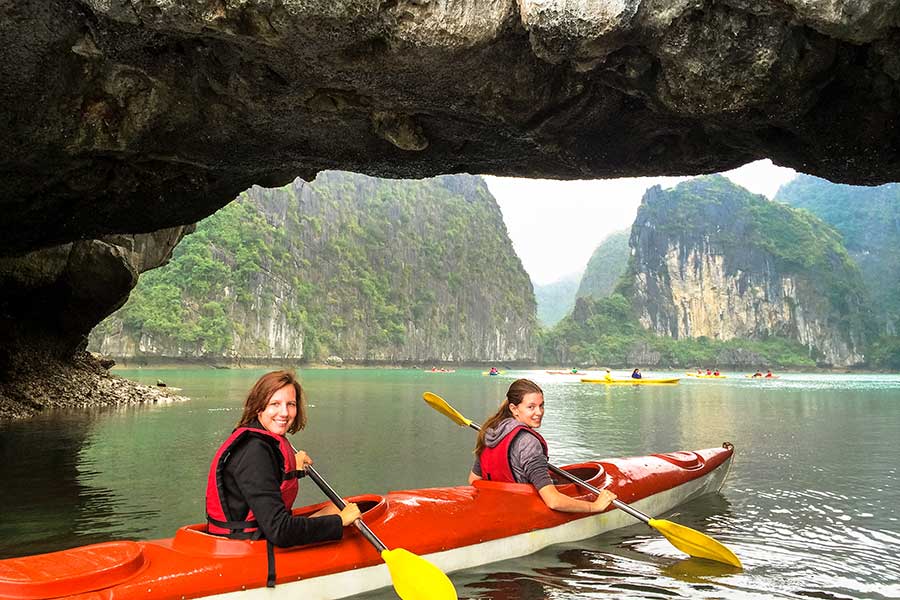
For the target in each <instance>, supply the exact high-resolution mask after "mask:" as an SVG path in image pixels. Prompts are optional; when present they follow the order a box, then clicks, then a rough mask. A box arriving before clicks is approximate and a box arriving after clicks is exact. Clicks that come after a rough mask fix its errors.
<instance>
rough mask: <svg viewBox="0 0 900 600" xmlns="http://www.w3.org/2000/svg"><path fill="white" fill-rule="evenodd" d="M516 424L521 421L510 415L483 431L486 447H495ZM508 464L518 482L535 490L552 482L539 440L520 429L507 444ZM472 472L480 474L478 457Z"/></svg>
mask: <svg viewBox="0 0 900 600" xmlns="http://www.w3.org/2000/svg"><path fill="white" fill-rule="evenodd" d="M518 425H521V423H519V422H518V421H516V420H515V419H513V418H511V417H510V418H506V419H503V420H502V421H500V423H498V424H497V426H496V427H492V428H490V429H488V430H487V431H486V432H485V435H484V443H485V444H486V445H487V447H488V448H495V447H496V446H497V444H499V443H500V441H501V440H502V439H503V438H504V437H506V434H508V433H509V432H510V431H512V430H513V429H514V428H515V427H516V426H518ZM509 466H510V468H511V469H512V473H513V477H515V479H516V481H517V482H519V483H530V484H532V485H533V486H534V487H535V489H537V490H540V489H541V488H542V487H544V486H545V485H552V484H553V480H551V479H550V474H549V472H548V465H547V457H546V456H544V449H543V447H542V446H541V442H540V441H539V440H538V439H537V438H536V437H534V436H533V435H528V434H527V433H525V432H521V431H520V432H519V433H517V434H516V437H515V439H513V441H512V443H511V444H510V445H509ZM472 472H473V473H475V474H476V475H478V476H479V477H481V476H482V475H481V461H480V459H479V458H476V459H475V465H474V466H473V467H472Z"/></svg>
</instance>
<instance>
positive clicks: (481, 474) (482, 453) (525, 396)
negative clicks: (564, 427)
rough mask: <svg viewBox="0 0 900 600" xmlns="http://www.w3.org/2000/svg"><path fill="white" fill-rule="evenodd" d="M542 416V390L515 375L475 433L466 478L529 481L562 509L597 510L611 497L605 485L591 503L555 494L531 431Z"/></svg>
mask: <svg viewBox="0 0 900 600" xmlns="http://www.w3.org/2000/svg"><path fill="white" fill-rule="evenodd" d="M543 418H544V392H543V390H541V388H540V387H539V386H538V385H537V384H536V383H534V382H533V381H531V380H529V379H517V380H516V381H514V382H513V383H512V385H510V386H509V390H507V392H506V398H505V399H504V400H503V404H501V405H500V408H499V409H498V410H497V412H496V413H494V415H493V416H492V417H491V418H489V419H488V420H487V421H486V422H485V423H484V425H482V426H481V431H480V432H479V433H478V442H477V443H476V445H475V456H476V458H475V465H474V466H473V467H472V472H471V473H469V483H472V482H473V481H475V480H477V479H489V480H491V481H505V482H508V483H530V484H532V485H533V486H534V487H535V489H537V491H538V494H540V496H541V499H543V501H544V503H545V504H546V505H547V506H548V507H550V508H552V509H553V510H558V511H562V512H574V513H596V512H601V511H603V510H605V509H606V507H607V506H609V504H610V502H612V501H613V500H615V498H616V495H615V494H613V493H612V492H610V491H609V490H601V493H600V494H599V495H598V496H597V498H596V499H595V500H594V501H593V502H588V501H585V500H578V499H576V498H571V497H569V496H566V495H565V494H563V493H560V491H559V490H557V489H556V486H555V485H553V480H552V479H550V474H549V471H548V468H549V463H548V461H547V455H548V452H547V442H546V441H544V438H543V437H541V435H540V434H539V433H538V432H537V431H535V430H536V429H537V428H539V427H540V426H541V421H542V420H543Z"/></svg>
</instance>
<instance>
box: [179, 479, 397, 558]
mask: <svg viewBox="0 0 900 600" xmlns="http://www.w3.org/2000/svg"><path fill="white" fill-rule="evenodd" d="M349 501H350V502H356V505H357V506H358V507H359V511H360V512H361V513H362V520H363V521H365V523H366V524H367V525H371V524H373V523H376V522H377V521H379V520H380V519H382V518H383V517H384V515H385V513H386V511H387V504H388V503H387V499H386V498H385V497H384V496H378V495H375V494H365V495H362V496H353V497H351V498H349ZM329 504H331V502H320V503H319V504H312V505H309V506H301V507H299V508H295V509H293V511H291V512H292V513H293V514H294V515H295V516H309V515H311V514H313V513H315V512H316V511H318V510H321V509H322V508H324V507H325V506H327V505H329ZM206 527H207V525H206V523H198V524H195V525H185V526H184V527H181V528H179V529H178V531H177V532H176V533H175V538H174V539H173V540H172V549H173V550H176V551H178V552H181V553H183V554H190V555H194V556H215V557H238V556H248V555H251V554H257V553H262V554H265V552H266V541H265V540H264V539H263V540H233V539H230V538H227V537H223V536H221V535H213V534H210V533H207V531H206ZM280 550H281V549H279V548H276V552H278V551H280Z"/></svg>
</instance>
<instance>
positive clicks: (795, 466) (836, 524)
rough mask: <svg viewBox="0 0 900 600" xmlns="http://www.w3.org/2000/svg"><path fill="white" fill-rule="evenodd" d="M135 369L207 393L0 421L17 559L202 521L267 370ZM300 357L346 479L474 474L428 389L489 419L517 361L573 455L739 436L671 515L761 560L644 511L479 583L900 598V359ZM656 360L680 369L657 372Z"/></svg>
mask: <svg viewBox="0 0 900 600" xmlns="http://www.w3.org/2000/svg"><path fill="white" fill-rule="evenodd" d="M118 373H119V374H120V375H123V376H127V377H130V378H132V379H136V380H138V381H142V382H144V383H149V384H154V383H155V382H156V379H157V378H161V379H163V380H165V381H166V382H167V383H168V384H169V385H170V386H177V387H181V388H183V392H182V393H183V394H185V395H188V396H190V397H191V400H190V401H189V402H185V403H176V404H167V405H155V406H141V407H127V408H122V409H117V410H106V411H102V412H89V413H87V412H76V413H71V412H65V413H59V412H58V413H55V414H51V415H44V416H41V417H39V418H37V419H35V420H32V421H29V422H23V423H5V424H0V481H2V493H0V558H5V557H10V556H19V555H24V554H32V553H36V552H46V551H52V550H58V549H62V548H67V547H71V546H75V545H80V544H86V543H91V542H97V541H103V540H109V539H119V538H130V539H152V538H157V537H168V536H171V535H172V534H173V533H174V531H175V529H176V527H177V526H178V525H180V524H185V523H194V522H200V521H203V519H204V506H203V496H204V490H205V478H206V472H207V468H208V463H209V460H210V458H211V457H212V454H213V452H214V451H215V449H216V447H217V446H218V444H219V443H220V442H221V441H222V440H223V439H225V437H227V435H228V433H229V432H230V430H231V428H232V427H233V426H234V423H235V421H236V420H237V418H238V417H239V415H240V406H241V402H242V401H243V397H244V395H245V394H246V392H247V390H248V389H249V387H250V386H251V385H252V383H253V381H255V379H256V378H257V377H258V376H259V375H260V374H262V373H263V371H249V370H248V371H225V370H212V369H209V370H153V371H151V370H146V369H144V370H131V371H118ZM300 375H301V378H302V380H303V382H304V385H305V386H306V387H307V389H308V391H309V395H310V412H309V427H308V429H307V431H306V432H300V433H299V434H297V435H295V436H294V443H295V445H296V446H297V447H298V448H304V449H306V450H307V451H308V452H309V454H310V455H311V456H312V457H313V459H314V460H315V462H316V466H317V467H318V469H319V471H320V472H321V473H322V474H323V475H324V476H325V477H326V478H327V479H328V480H329V481H330V482H331V484H332V485H333V486H334V487H335V488H336V489H337V490H338V491H339V492H340V493H342V494H343V495H352V494H357V493H370V492H371V493H383V492H387V491H389V490H392V489H406V488H417V487H428V486H444V485H457V484H461V483H464V482H465V478H466V475H467V473H468V471H469V468H470V467H471V461H472V454H471V450H472V446H473V443H474V432H473V431H471V430H470V429H465V428H460V427H457V426H456V425H454V424H452V423H451V422H450V421H449V420H447V419H446V417H443V416H441V415H439V414H438V413H436V412H434V411H433V410H432V409H430V408H429V407H428V406H427V405H426V404H425V403H424V402H423V401H422V400H421V394H422V392H423V391H433V392H435V393H437V394H440V395H441V396H443V397H444V398H445V399H447V401H449V402H450V403H451V404H452V405H453V406H454V407H456V408H457V409H458V410H459V411H460V412H462V413H463V414H464V415H466V416H468V417H470V418H472V419H473V420H476V421H483V420H484V418H485V417H486V416H487V415H488V414H489V413H490V412H492V411H493V410H494V408H495V407H496V406H497V405H498V404H499V401H500V400H501V399H502V397H503V394H504V392H505V390H506V387H507V386H508V385H509V383H510V382H511V381H512V379H514V378H515V377H518V376H529V377H532V378H534V379H536V380H537V381H538V382H539V383H540V384H541V385H542V386H543V387H544V390H545V398H546V403H547V411H548V412H547V415H546V416H545V419H544V426H543V427H542V429H541V432H542V433H543V434H544V436H545V437H546V438H547V439H548V440H549V441H550V447H551V460H552V461H553V462H555V463H557V464H563V463H566V462H576V461H580V460H585V459H592V458H606V457H612V456H629V455H643V454H650V453H654V452H664V451H672V450H681V449H697V448H705V447H710V446H718V445H720V444H721V443H722V442H723V441H725V440H728V441H731V442H733V443H734V445H735V447H736V449H737V454H736V460H735V465H734V468H733V469H732V472H731V475H730V477H729V480H728V481H727V482H726V486H725V488H724V489H723V491H722V493H721V495H715V496H707V497H705V498H703V499H701V500H698V501H696V502H694V503H692V504H690V505H686V506H683V507H681V508H680V509H679V510H678V512H677V513H675V514H673V515H667V516H666V517H667V518H669V519H670V520H673V521H677V522H679V523H682V524H684V525H687V526H689V527H693V528H695V529H698V530H701V531H704V532H706V533H708V534H710V535H712V536H713V537H715V538H716V539H717V540H719V541H721V542H723V543H724V544H726V545H727V546H728V547H729V548H731V549H732V550H734V551H735V553H736V554H737V555H738V556H739V557H740V558H741V560H742V561H743V563H744V565H745V570H744V571H743V572H734V571H733V570H731V569H730V568H728V567H724V566H722V567H719V566H717V565H714V564H711V563H708V562H706V561H698V560H695V559H685V558H684V555H682V554H681V553H679V552H678V551H677V550H675V549H674V548H673V547H672V546H671V545H670V544H669V543H668V542H667V541H666V540H665V539H664V538H662V537H661V536H659V535H657V534H655V532H653V531H652V530H650V529H648V528H646V527H644V526H643V525H635V526H634V527H629V528H627V529H623V530H619V531H616V532H613V533H611V534H607V535H603V536H600V537H597V538H594V539H591V540H585V541H582V542H577V543H574V544H569V545H565V546H554V547H553V548H549V549H545V550H543V551H541V552H539V553H537V554H534V555H531V556H528V557H525V558H522V559H517V560H510V561H505V562H501V563H494V564H490V565H486V566H484V567H481V568H478V569H472V570H469V571H464V572H461V573H455V574H453V575H452V576H451V578H452V579H453V581H454V583H455V584H456V587H457V590H458V591H459V593H460V597H464V598H479V599H496V600H500V599H503V600H507V599H508V600H512V599H539V598H554V599H556V600H574V599H576V598H609V597H616V598H768V597H772V596H776V597H782V598H810V597H812V598H875V599H877V598H900V559H898V558H897V557H896V555H897V554H898V551H900V522H898V516H900V514H898V506H900V486H898V473H897V459H898V452H897V450H896V447H895V444H896V440H897V438H898V432H900V376H885V375H790V374H786V375H782V378H780V379H778V380H774V381H758V380H750V379H746V378H744V377H741V376H740V375H734V374H730V375H732V377H731V378H729V379H726V380H693V379H690V378H685V379H682V381H681V383H680V384H679V385H677V386H644V387H637V386H633V387H632V386H628V387H606V386H597V385H588V384H581V383H578V381H577V378H574V377H568V376H556V375H547V374H545V373H544V372H543V371H540V372H509V373H507V374H505V375H504V376H501V377H484V376H482V375H481V373H480V372H479V371H458V372H456V373H450V374H432V373H425V372H420V371H402V370H318V371H317V370H308V371H301V372H300ZM655 375H666V374H664V373H648V374H645V376H655ZM676 375H677V374H676ZM301 489H302V491H301V495H300V498H299V499H298V502H297V504H298V505H300V504H308V503H312V502H319V501H321V500H322V499H323V498H322V497H321V494H320V493H319V492H318V490H317V489H316V488H315V486H311V485H310V484H308V483H307V484H302V483H301ZM359 598H360V600H362V599H363V598H365V599H366V600H375V599H387V598H396V596H395V595H394V594H393V592H392V591H391V590H383V591H380V592H376V593H371V594H367V595H365V596H360V597H359Z"/></svg>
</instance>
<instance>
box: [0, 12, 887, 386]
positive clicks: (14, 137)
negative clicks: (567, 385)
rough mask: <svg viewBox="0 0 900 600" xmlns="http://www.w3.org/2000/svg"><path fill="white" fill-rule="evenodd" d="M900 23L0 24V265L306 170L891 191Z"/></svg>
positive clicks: (98, 310)
mask: <svg viewBox="0 0 900 600" xmlns="http://www.w3.org/2000/svg"><path fill="white" fill-rule="evenodd" d="M898 20H900V13H898V11H897V10H896V8H895V3H894V2H891V1H888V0H832V1H829V2H810V1H808V0H728V1H727V2H720V1H718V0H601V1H598V2H588V1H587V0H498V1H496V2H480V1H477V0H396V1H391V2H383V1H381V0H327V1H326V0H291V1H281V0H275V1H270V0H265V1H263V0H75V1H73V0H19V1H15V2H13V1H9V0H7V1H0V46H2V47H3V48H4V57H3V59H2V60H0V82H2V84H0V122H2V127H0V146H2V148H3V153H2V154H0V189H2V190H3V194H0V212H2V215H3V218H2V219H0V255H2V256H8V257H17V258H16V260H25V261H26V262H27V261H29V260H31V259H30V258H27V257H26V258H24V259H23V258H22V257H23V255H27V254H28V253H30V252H34V251H36V250H41V249H44V250H45V251H46V252H48V253H50V255H52V254H54V253H57V252H61V253H63V254H65V253H67V252H68V251H67V250H62V251H58V250H55V248H57V247H60V246H63V245H67V244H72V243H78V244H88V245H91V244H93V242H91V241H89V240H96V239H102V238H103V237H104V236H107V235H119V234H141V233H149V232H153V231H158V230H161V229H166V228H171V227H178V226H182V225H186V224H190V223H194V222H196V221H199V220H200V219H202V218H203V217H205V216H207V215H209V214H211V213H213V212H214V211H215V210H216V209H217V208H219V207H221V206H223V205H224V204H226V203H227V202H229V201H230V200H231V199H232V198H234V197H236V196H237V195H238V194H239V193H241V192H242V191H243V190H245V189H248V188H250V187H251V186H252V185H254V184H256V185H261V186H266V187H277V186H279V185H284V184H286V183H288V182H290V181H292V180H293V179H294V178H295V177H297V176H300V177H303V178H304V179H307V180H311V179H313V178H314V177H315V175H316V173H318V172H319V171H321V170H325V169H345V170H350V171H356V172H362V173H367V174H370V175H378V176H391V177H408V178H412V177H424V176H431V175H436V174H444V173H458V172H468V173H493V174H505V175H519V176H534V177H558V178H591V177H612V176H627V175H650V174H696V173H701V172H706V173H709V172H717V171H721V170H725V169H727V168H731V167H736V166H738V165H740V164H743V163H746V162H749V161H751V160H754V159H758V158H762V157H770V158H772V159H773V160H774V161H775V162H776V163H778V164H782V165H786V166H793V167H796V168H798V169H799V170H801V171H803V172H805V173H810V174H813V175H818V176H822V177H826V178H828V179H830V180H832V181H841V182H847V183H860V184H874V183H883V182H889V181H896V180H898V179H900V160H898V156H897V148H898V147H900V143H898V137H897V136H898V134H897V132H898V131H900V127H898V118H900V110H898V109H900V94H898V81H900V37H898V34H897V31H898V28H897V25H898ZM79 252H81V250H80V249H79V250H76V251H75V254H73V257H75V258H76V259H77V254H78V253H79ZM51 260H56V259H51ZM17 268H18V267H16V269H17ZM23 268H25V267H23ZM7 281H8V282H12V283H11V286H12V287H7V288H5V289H3V291H2V292H0V294H2V295H0V306H3V307H5V306H9V305H15V304H19V305H20V304H21V299H22V298H24V297H26V296H27V290H28V286H27V284H25V285H24V286H23V287H21V288H20V287H17V286H18V285H19V283H18V282H19V281H21V280H20V279H18V278H17V277H12V278H11V279H10V278H7ZM81 285H84V286H85V288H84V289H83V290H79V289H78V287H79V286H81ZM91 287H92V284H91V283H90V282H86V281H85V280H84V279H80V280H71V281H70V282H69V287H68V289H69V290H70V291H71V292H72V294H73V299H80V300H81V301H82V302H81V304H82V305H84V304H85V302H87V303H88V304H90V303H91V299H92V298H93V297H94V291H97V292H99V293H100V295H101V297H102V298H101V299H98V302H97V306H92V307H86V308H85V310H86V312H85V315H93V316H94V318H99V317H100V316H102V315H103V314H104V313H105V312H106V311H107V308H106V304H107V303H108V301H109V298H106V297H105V295H106V294H105V292H106V290H92V289H91ZM115 287H116V288H117V289H122V288H121V287H119V286H115ZM123 299H124V296H123V297H122V298H120V299H119V300H115V301H113V304H116V303H118V302H121V300H123ZM2 316H3V318H4V319H6V324H5V325H3V327H5V328H12V329H14V330H15V333H16V335H17V337H15V338H8V339H7V338H4V339H3V340H2V341H3V345H4V346H5V347H6V348H11V346H10V344H14V343H25V345H26V346H27V347H29V348H38V347H42V345H43V343H44V342H45V341H46V342H47V343H49V345H50V347H51V348H56V347H60V348H71V347H77V345H78V340H79V339H80V333H78V332H79V331H80V330H81V329H83V327H84V322H81V323H75V324H71V323H66V321H67V319H68V318H69V317H67V316H66V315H51V316H50V322H53V323H59V324H60V326H61V327H62V330H61V332H50V335H51V338H50V339H46V340H44V339H42V338H43V336H44V333H45V332H46V330H47V326H46V325H45V324H44V323H42V322H40V320H27V319H26V320H19V321H18V322H16V323H14V324H13V325H10V324H9V323H10V322H11V321H15V320H16V319H19V318H20V315H17V314H16V313H15V312H11V313H10V312H5V313H4V314H3V315H2ZM84 318H85V317H82V316H78V317H76V320H77V321H84ZM66 327H70V329H66ZM29 330H30V331H29ZM26 334H27V335H26ZM60 335H62V336H63V339H60V340H57V337H58V336H60ZM22 336H24V337H22ZM25 338H27V340H26V339H25ZM23 340H24V341H23ZM24 348H25V347H24V346H23V349H24ZM7 353H15V350H7ZM0 371H2V372H0V376H2V378H9V377H10V375H9V371H8V370H3V369H2V365H0Z"/></svg>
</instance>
